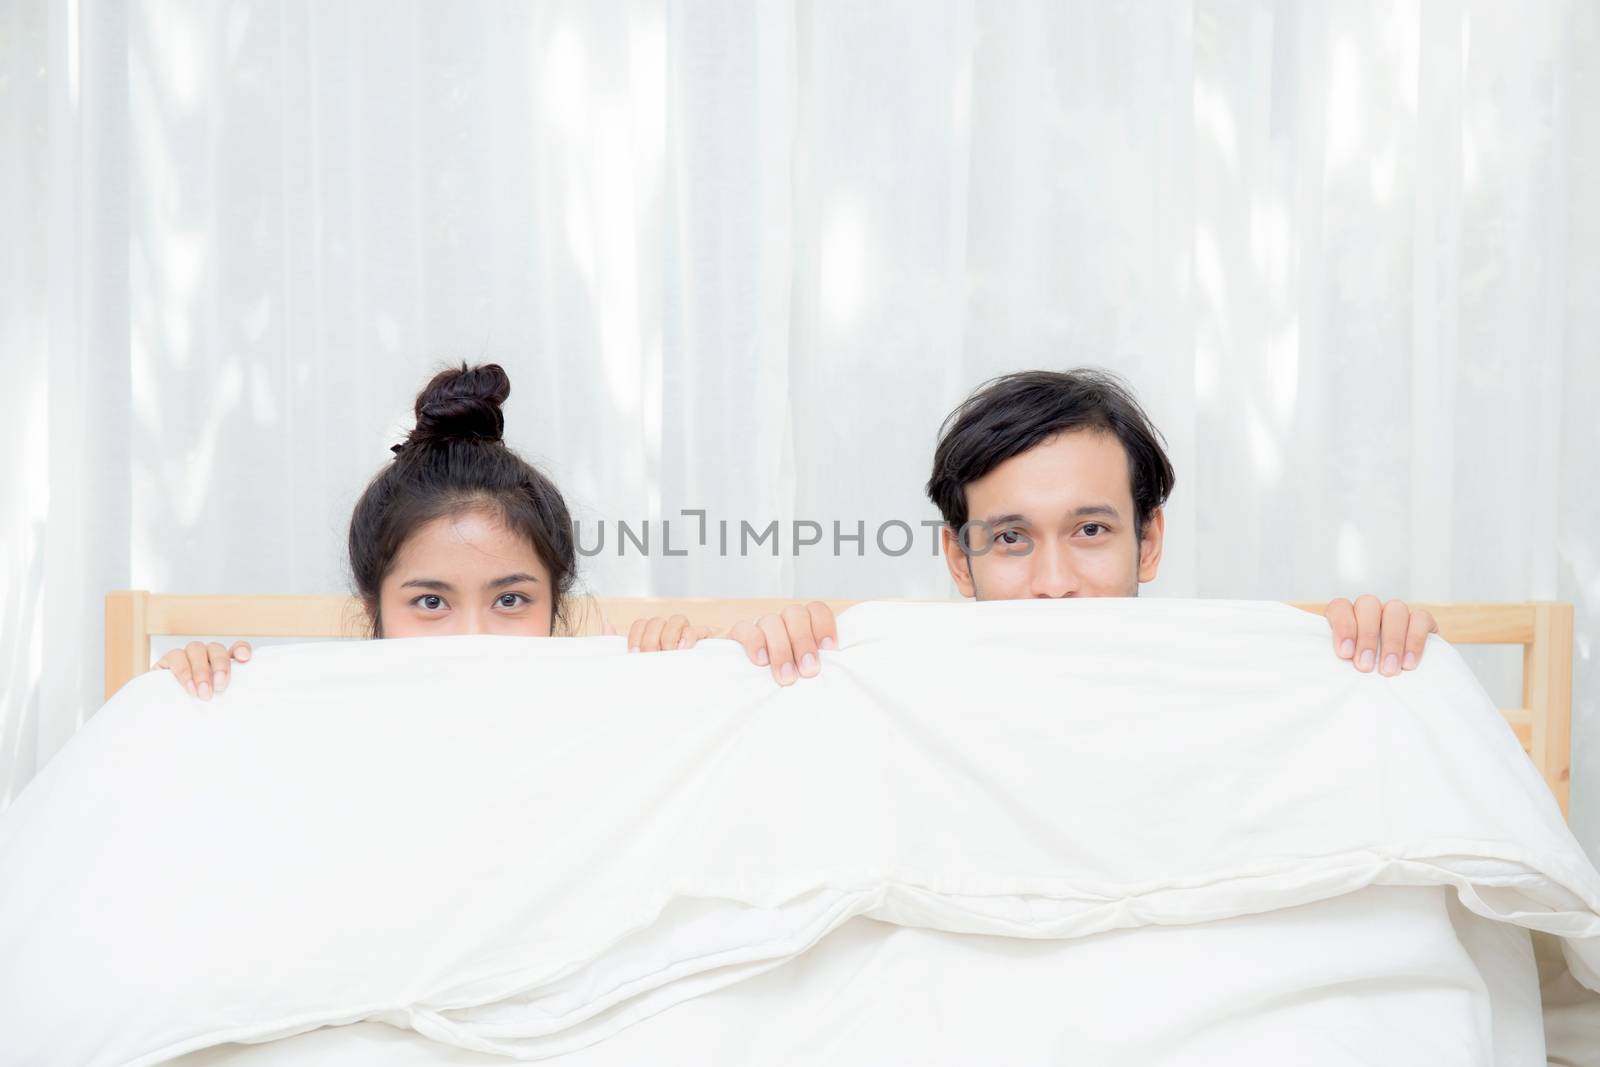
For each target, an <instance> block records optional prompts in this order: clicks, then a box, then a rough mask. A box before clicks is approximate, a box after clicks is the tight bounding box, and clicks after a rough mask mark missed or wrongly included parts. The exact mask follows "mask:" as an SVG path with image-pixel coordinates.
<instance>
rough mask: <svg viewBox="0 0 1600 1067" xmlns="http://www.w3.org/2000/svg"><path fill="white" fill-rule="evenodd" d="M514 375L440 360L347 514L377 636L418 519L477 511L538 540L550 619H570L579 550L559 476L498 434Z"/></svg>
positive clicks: (356, 573) (353, 558)
mask: <svg viewBox="0 0 1600 1067" xmlns="http://www.w3.org/2000/svg"><path fill="white" fill-rule="evenodd" d="M510 395H511V379H509V378H507V377H506V372H505V371H504V370H503V369H501V367H500V366H499V364H496V363H485V364H483V365H482V366H477V367H469V366H467V365H466V364H465V363H463V364H461V366H460V367H452V368H449V369H447V370H442V371H440V372H439V373H438V374H436V375H434V377H433V380H432V381H430V382H429V383H428V384H427V386H426V387H425V388H424V389H423V390H422V392H421V393H419V394H417V405H416V414H417V425H416V428H415V429H413V430H412V431H411V433H410V434H408V435H407V437H406V440H405V443H403V444H399V445H395V446H394V448H393V451H394V453H395V456H394V459H393V460H392V461H391V462H390V463H389V465H388V466H386V467H384V468H383V469H382V470H381V471H379V472H378V473H377V475H376V476H374V477H373V479H372V481H371V482H369V483H368V484H367V488H366V491H365V492H363V493H362V494H361V499H360V500H358V501H356V509H355V512H354V513H353V514H352V515H351V516H350V571H351V574H352V577H353V578H354V579H355V586H356V595H357V596H358V597H359V598H360V600H361V602H362V604H363V605H365V607H366V609H367V618H368V621H369V623H370V626H371V634H372V636H373V637H382V636H383V619H382V617H381V616H380V614H379V611H378V603H379V599H378V593H379V590H380V589H381V588H382V587H383V580H384V578H385V577H387V576H388V574H389V571H390V570H391V569H392V568H393V567H394V560H395V556H396V555H397V554H398V553H399V552H400V547H401V546H402V545H404V544H405V543H406V540H407V538H409V537H410V536H411V535H412V534H413V533H415V532H416V531H417V530H418V529H419V528H421V527H422V526H424V525H426V524H427V523H429V522H432V521H433V520H434V519H437V518H440V517H441V516H445V515H458V514H461V513H462V512H469V511H480V512H486V513H488V514H490V515H493V516H494V517H496V518H497V519H499V520H500V521H501V522H503V523H504V524H505V526H506V528H507V529H509V530H511V531H512V532H514V533H517V534H520V535H521V536H522V537H524V538H526V539H527V540H528V543H529V544H530V545H532V546H533V550H534V551H535V552H536V553H538V555H539V559H540V561H541V562H542V563H543V564H544V565H545V567H546V569H548V570H549V572H550V626H551V629H552V630H554V629H555V628H556V626H557V625H558V624H559V623H561V622H563V621H564V620H565V615H564V611H565V608H566V594H567V591H568V590H569V589H570V588H571V586H572V582H573V579H574V578H575V577H576V575H577V552H576V546H575V544H574V541H573V535H572V521H571V519H570V518H569V516H568V514H567V505H566V501H564V500H562V498H561V492H560V491H559V490H558V489H556V487H555V484H554V483H553V482H551V481H550V479H548V478H546V477H545V476H544V475H543V474H541V473H539V471H538V469H537V468H535V467H534V466H533V465H532V464H530V463H528V462H527V461H526V460H524V459H523V458H522V457H521V456H519V455H517V454H516V453H515V452H513V451H512V450H511V449H510V448H509V447H507V445H506V444H505V443H504V442H503V441H501V440H500V435H501V432H502V431H503V430H504V429H505V417H504V416H503V415H502V414H501V413H500V405H501V404H504V403H505V401H506V397H508V396H510Z"/></svg>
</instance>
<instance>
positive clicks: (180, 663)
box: [156, 648, 199, 696]
mask: <svg viewBox="0 0 1600 1067" xmlns="http://www.w3.org/2000/svg"><path fill="white" fill-rule="evenodd" d="M156 666H157V667H161V668H164V669H166V670H169V671H171V672H172V678H173V680H174V681H175V682H177V683H178V684H179V685H181V686H183V688H184V689H186V690H188V693H189V695H190V696H199V694H198V693H196V692H195V688H194V672H193V671H192V670H190V669H189V654H188V653H187V652H186V651H184V650H183V649H181V648H175V649H173V650H172V651H171V652H168V653H167V654H166V655H165V656H162V657H161V661H160V662H159V663H157V664H156Z"/></svg>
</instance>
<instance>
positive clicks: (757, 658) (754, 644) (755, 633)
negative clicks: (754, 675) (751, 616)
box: [728, 619, 771, 667]
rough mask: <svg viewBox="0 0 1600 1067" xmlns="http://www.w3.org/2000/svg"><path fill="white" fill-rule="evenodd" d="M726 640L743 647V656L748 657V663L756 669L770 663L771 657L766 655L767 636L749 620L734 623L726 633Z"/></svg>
mask: <svg viewBox="0 0 1600 1067" xmlns="http://www.w3.org/2000/svg"><path fill="white" fill-rule="evenodd" d="M728 638H729V640H732V641H737V642H739V644H741V645H743V646H744V654H745V655H746V656H748V657H750V662H751V663H754V664H755V665H756V666H757V667H765V666H766V665H767V664H768V663H769V662H771V657H770V656H769V655H768V654H767V635H766V634H764V633H762V632H761V628H760V627H758V626H757V625H756V624H755V623H753V622H751V621H750V620H748V619H746V620H745V621H744V622H740V623H735V624H734V627H733V629H731V630H729V631H728Z"/></svg>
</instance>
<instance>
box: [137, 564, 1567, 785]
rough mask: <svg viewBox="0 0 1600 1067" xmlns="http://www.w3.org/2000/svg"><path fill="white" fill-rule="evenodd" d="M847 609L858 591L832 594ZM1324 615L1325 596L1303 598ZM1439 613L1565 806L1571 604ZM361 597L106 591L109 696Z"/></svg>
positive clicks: (765, 605)
mask: <svg viewBox="0 0 1600 1067" xmlns="http://www.w3.org/2000/svg"><path fill="white" fill-rule="evenodd" d="M792 603H794V601H793V599H765V600H737V599H729V600H712V599H655V598H645V597H641V598H634V599H595V598H587V597H586V598H579V599H578V600H577V601H576V602H575V603H574V609H575V610H574V612H573V616H574V617H573V619H572V620H571V622H570V624H569V630H570V632H572V633H574V634H578V635H586V634H596V633H599V632H600V626H601V620H602V619H605V620H607V621H609V622H610V623H611V624H612V625H614V626H616V627H617V629H618V630H619V631H621V632H622V633H626V632H627V629H628V625H629V623H631V622H633V620H634V619H639V618H647V617H649V616H652V615H680V614H681V615H686V616H688V617H689V618H690V619H692V620H694V622H695V623H696V624H697V625H703V626H710V627H712V628H714V629H716V630H718V631H723V630H726V629H728V628H729V627H731V626H732V625H733V624H734V623H736V622H738V621H739V620H741V619H748V618H753V617H754V616H757V615H763V614H766V613H767V612H770V611H775V610H777V609H779V608H781V607H783V606H784V605H786V604H792ZM826 603H827V604H829V605H830V606H832V607H833V609H834V610H835V611H842V610H844V609H845V608H847V607H849V606H850V605H851V604H854V603H856V601H854V600H829V601H826ZM1294 606H1295V607H1297V608H1300V609H1302V610H1304V611H1309V612H1312V613H1313V614H1317V615H1320V614H1322V611H1323V608H1324V605H1323V604H1295V605H1294ZM1415 606H1417V607H1425V608H1427V609H1428V610H1429V611H1431V612H1432V613H1433V615H1434V618H1436V619H1437V620H1438V621H1439V631H1440V634H1441V636H1443V637H1444V639H1445V640H1446V641H1449V642H1450V643H1451V644H1456V645H1521V646H1522V706H1521V707H1516V708H1502V709H1501V712H1502V714H1504V715H1505V717H1506V720H1507V721H1508V722H1509V723H1510V724H1511V728H1512V729H1513V730H1514V731H1515V732H1516V735H1517V738H1518V740H1520V741H1521V742H1522V747H1523V748H1524V749H1526V750H1527V752H1528V755H1529V756H1530V757H1532V759H1533V762H1534V765H1535V766H1536V767H1538V768H1539V773H1540V774H1542V775H1543V776H1544V779H1545V781H1546V782H1547V783H1549V785H1550V791H1551V792H1552V793H1554V794H1555V796H1556V800H1557V801H1558V802H1559V803H1560V804H1561V812H1562V814H1563V815H1564V814H1566V811H1567V796H1568V791H1569V787H1570V780H1571V774H1572V770H1571V768H1572V754H1571V746H1572V605H1571V604H1564V603H1555V602H1550V601H1529V602H1525V603H1513V604H1419V605H1415ZM365 630H366V615H365V613H364V612H363V610H362V608H361V605H360V602H359V601H356V600H353V599H351V598H349V597H342V596H196V595H182V594H158V593H148V592H144V591H143V590H125V591H121V592H115V593H109V594H107V595H106V631H105V632H106V698H107V699H110V698H111V696H112V694H114V693H115V692H116V691H117V690H118V689H120V688H122V686H123V685H124V684H125V683H126V682H127V681H128V680H129V679H130V678H133V677H135V676H137V675H139V674H143V673H144V672H145V671H147V670H149V669H150V638H151V637H152V636H156V635H159V636H163V637H194V636H202V635H227V636H229V637H361V636H364V635H365Z"/></svg>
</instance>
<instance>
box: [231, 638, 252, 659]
mask: <svg viewBox="0 0 1600 1067" xmlns="http://www.w3.org/2000/svg"><path fill="white" fill-rule="evenodd" d="M229 655H231V656H232V657H233V658H234V659H236V660H238V661H239V662H240V663H248V662H249V661H250V642H249V641H235V642H234V643H233V650H232V651H231V652H230V653H229Z"/></svg>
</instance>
